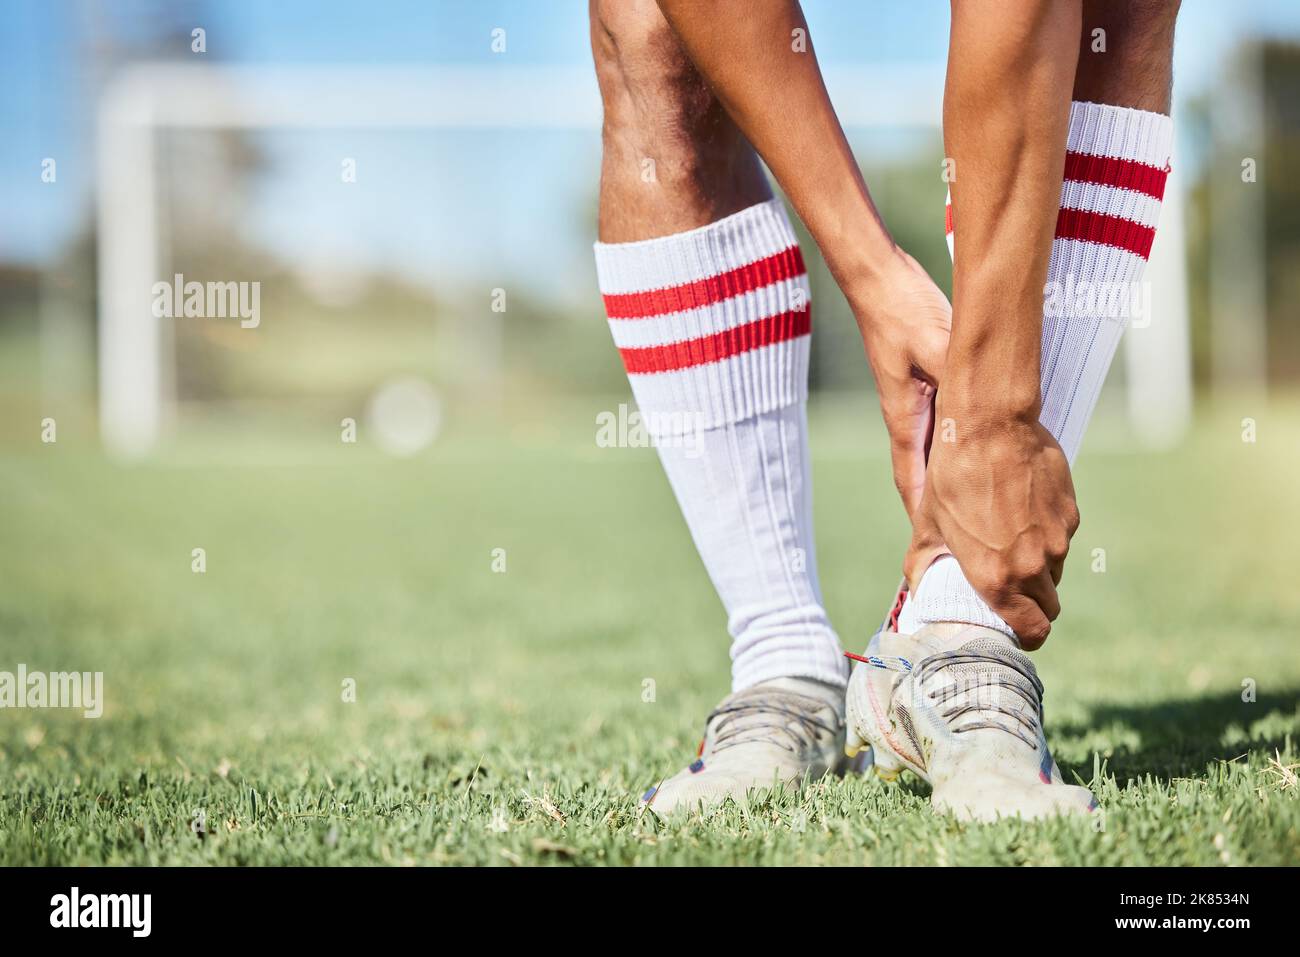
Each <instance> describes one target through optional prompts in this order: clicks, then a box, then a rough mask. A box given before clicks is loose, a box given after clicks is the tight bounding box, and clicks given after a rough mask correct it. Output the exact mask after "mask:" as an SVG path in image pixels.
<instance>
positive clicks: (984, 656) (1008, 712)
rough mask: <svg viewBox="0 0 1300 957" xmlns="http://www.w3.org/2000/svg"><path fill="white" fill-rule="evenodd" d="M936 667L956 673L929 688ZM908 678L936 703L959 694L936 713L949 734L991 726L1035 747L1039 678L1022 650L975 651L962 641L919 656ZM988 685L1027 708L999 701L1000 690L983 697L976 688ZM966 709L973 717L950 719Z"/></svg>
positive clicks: (1040, 702)
mask: <svg viewBox="0 0 1300 957" xmlns="http://www.w3.org/2000/svg"><path fill="white" fill-rule="evenodd" d="M990 665H991V666H992V667H990ZM942 671H949V672H952V671H956V672H958V675H959V676H958V678H957V679H955V681H954V683H953V684H947V685H943V686H941V687H938V688H931V687H930V683H931V680H932V679H933V678H934V677H935V675H937V674H938V673H939V672H942ZM913 679H914V680H915V681H917V682H918V687H920V688H922V689H927V690H926V694H928V695H929V697H930V700H931V701H932V702H933V703H934V704H935V705H936V706H942V705H943V704H944V703H945V702H948V701H952V700H953V699H956V698H961V697H962V696H965V697H964V700H959V701H955V702H954V703H953V704H952V706H951V707H949V708H948V709H947V710H945V711H941V712H940V715H941V716H942V717H943V719H944V721H945V722H947V724H948V726H949V727H950V728H952V731H953V733H954V734H960V733H963V732H966V731H975V730H977V729H980V728H991V729H993V730H997V731H1004V732H1006V733H1007V734H1010V735H1013V736H1015V737H1017V738H1019V739H1020V740H1021V741H1023V742H1025V744H1027V745H1029V746H1030V747H1031V748H1033V749H1034V750H1035V751H1037V750H1038V742H1039V738H1040V736H1041V728H1042V722H1043V683H1042V681H1040V680H1039V678H1038V672H1037V671H1036V670H1035V669H1034V666H1033V664H1032V663H1031V662H1030V661H1029V659H1028V658H1026V657H1025V656H1024V655H1023V654H1020V653H1019V652H1016V651H1012V650H1010V649H1006V648H999V647H996V646H992V647H984V648H980V649H978V650H975V649H972V648H970V647H969V646H967V647H964V648H957V649H954V650H953V651H942V652H939V653H938V654H934V655H931V656H930V657H928V658H926V659H925V660H924V661H922V662H921V663H920V665H919V666H918V667H917V673H916V674H915V675H914V676H913ZM989 688H995V689H998V690H999V691H1001V690H1006V691H1009V692H1011V693H1012V694H1013V695H1015V696H1016V697H1017V698H1019V699H1020V700H1022V701H1024V703H1025V704H1027V705H1028V706H1029V710H1028V711H1026V710H1025V709H1024V708H1019V707H1013V705H1014V703H1015V702H1014V701H1003V700H1002V696H1001V695H1000V694H999V695H997V696H996V697H995V698H993V699H992V700H985V696H984V695H982V694H981V693H980V692H981V691H982V690H983V689H989ZM968 714H970V715H974V716H975V719H974V720H968V721H964V722H963V723H962V724H961V725H960V726H958V725H955V724H954V722H956V721H957V720H958V719H959V718H961V717H963V716H964V715H968ZM995 715H1002V716H1003V717H1007V718H1010V719H1012V723H1011V724H1007V723H1005V722H1003V721H1000V720H997V718H996V717H994V716H995Z"/></svg>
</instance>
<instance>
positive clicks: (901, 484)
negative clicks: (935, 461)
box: [889, 440, 925, 518]
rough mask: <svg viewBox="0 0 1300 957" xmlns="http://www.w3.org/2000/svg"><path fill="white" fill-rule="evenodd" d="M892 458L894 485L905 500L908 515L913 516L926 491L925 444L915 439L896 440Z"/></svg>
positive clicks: (891, 449) (891, 451)
mask: <svg viewBox="0 0 1300 957" xmlns="http://www.w3.org/2000/svg"><path fill="white" fill-rule="evenodd" d="M889 454H890V458H891V460H892V461H893V466H894V487H895V488H897V489H898V494H899V496H900V497H901V498H902V500H903V509H904V510H905V511H906V512H907V517H908V518H912V517H913V516H914V515H915V514H916V510H917V509H918V508H920V505H921V496H922V493H924V491H925V446H924V444H918V443H917V442H915V441H911V440H904V441H895V442H892V443H891V445H890V450H889Z"/></svg>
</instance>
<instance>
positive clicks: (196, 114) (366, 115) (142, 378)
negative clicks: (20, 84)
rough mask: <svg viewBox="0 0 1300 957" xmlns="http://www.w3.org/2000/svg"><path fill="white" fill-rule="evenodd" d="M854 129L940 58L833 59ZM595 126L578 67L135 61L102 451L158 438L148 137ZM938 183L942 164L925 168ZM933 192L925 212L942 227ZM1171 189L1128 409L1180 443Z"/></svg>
mask: <svg viewBox="0 0 1300 957" xmlns="http://www.w3.org/2000/svg"><path fill="white" fill-rule="evenodd" d="M826 78H827V85H828V87H829V88H830V92H831V96H832V99H833V100H834V102H835V104H836V107H837V109H838V110H839V113H840V117H841V120H842V121H843V123H844V125H845V126H846V127H848V128H850V129H855V128H863V127H865V128H877V129H879V128H893V129H904V128H910V129H928V130H938V129H939V123H940V118H941V116H942V111H941V104H942V94H943V70H942V66H934V65H928V64H926V65H915V66H911V65H906V66H900V65H892V64H891V65H881V66H867V67H852V68H838V69H837V68H830V69H828V70H827V71H826ZM599 124H600V100H599V96H598V93H597V90H596V84H595V78H594V76H593V74H592V71H591V70H590V69H589V68H585V67H581V68H579V67H573V68H550V67H518V66H507V65H501V66H495V65H473V66H448V67H429V68H425V67H410V68H406V67H367V66H354V65H348V66H329V67H324V66H312V67H283V68H281V67H262V66H242V65H224V64H178V63H157V64H153V63H144V64H138V65H134V66H131V67H128V68H126V69H124V70H123V71H122V72H121V73H119V74H118V75H117V76H116V77H115V78H114V80H113V82H112V83H111V85H110V86H109V87H108V88H107V89H106V90H105V91H104V94H103V96H102V98H101V100H100V103H99V110H98V118H97V126H98V131H97V132H98V141H97V149H98V153H97V165H98V170H97V184H98V189H97V193H98V217H97V230H98V232H97V246H98V255H99V416H100V434H101V438H102V440H103V443H104V446H105V448H106V449H107V450H108V451H109V452H110V453H112V454H113V455H115V456H117V457H119V458H124V459H131V458H138V457H141V456H144V455H147V454H148V453H149V452H150V451H151V450H152V449H153V448H154V446H155V445H156V444H157V442H158V439H159V437H160V435H161V433H162V428H163V424H164V420H165V409H166V403H167V394H166V393H167V382H168V379H169V376H168V371H167V370H168V369H169V368H170V365H171V361H172V357H171V356H169V355H167V354H166V351H167V350H165V349H164V342H165V341H166V340H165V337H164V335H163V327H162V325H161V324H162V323H163V322H165V321H166V320H163V319H158V318H156V317H155V316H154V315H153V313H152V311H151V290H152V288H153V285H154V283H156V282H158V281H160V280H163V279H166V278H169V277H163V276H162V275H161V270H162V265H163V263H162V257H161V250H160V247H159V241H160V240H159V235H158V226H157V223H158V182H157V175H156V159H157V158H156V155H155V154H156V146H157V138H156V133H157V132H158V131H160V130H166V129H176V128H186V129H262V130H266V129H277V130H286V129H287V130H292V129H328V128H357V129H499V128H519V129H529V128H533V129H573V130H593V129H597V128H598V127H599ZM935 176H936V179H937V178H938V176H939V166H938V164H937V163H936V167H935ZM942 210H943V198H942V190H941V189H940V188H939V187H936V202H935V213H934V215H935V223H936V229H942V225H941V224H942V216H943V212H942ZM1182 221H1183V196H1182V191H1181V189H1180V188H1179V181H1178V179H1177V176H1176V175H1175V176H1171V177H1170V180H1169V185H1168V187H1167V190H1166V195H1165V202H1164V210H1163V212H1162V215H1161V226H1160V229H1159V231H1158V233H1157V239H1156V243H1155V247H1154V249H1153V250H1152V255H1151V260H1150V263H1149V265H1148V267H1147V274H1146V278H1147V280H1148V281H1149V282H1150V283H1151V285H1152V289H1153V294H1152V303H1153V305H1154V312H1155V314H1154V316H1153V317H1152V321H1151V322H1150V324H1149V326H1147V327H1146V328H1142V329H1134V330H1130V332H1129V334H1128V335H1127V336H1126V342H1127V346H1126V354H1127V362H1128V367H1129V372H1130V374H1129V377H1128V378H1129V383H1130V385H1129V390H1128V406H1129V416H1130V419H1131V421H1132V422H1133V425H1134V427H1135V429H1136V430H1137V432H1138V434H1139V435H1141V436H1143V437H1144V438H1145V439H1147V440H1149V441H1151V442H1155V443H1160V444H1163V443H1166V442H1170V441H1174V440H1176V439H1177V438H1178V437H1179V436H1180V435H1181V434H1182V433H1183V431H1184V430H1185V429H1186V427H1187V423H1188V421H1189V418H1190V410H1191V359H1190V346H1189V333H1188V317H1187V296H1186V267H1185V265H1184V262H1183V244H1184V235H1183V228H1182Z"/></svg>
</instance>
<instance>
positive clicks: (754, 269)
mask: <svg viewBox="0 0 1300 957" xmlns="http://www.w3.org/2000/svg"><path fill="white" fill-rule="evenodd" d="M807 271H808V270H807V268H806V267H805V266H804V263H803V254H802V253H800V252H799V247H798V246H791V247H790V248H788V249H783V250H781V252H779V253H777V254H776V255H774V256H768V257H767V258H766V259H760V260H758V261H757V262H752V263H749V264H748V265H745V266H741V267H740V268H739V269H732V270H730V271H728V272H724V273H719V274H718V275H716V276H709V277H708V278H707V279H697V280H696V281H695V282H688V283H683V284H681V285H680V286H668V287H666V288H663V289H651V290H648V291H646V292H628V293H616V294H613V295H607V296H605V297H604V298H605V314H606V315H607V316H609V318H611V319H646V318H649V317H651V316H662V315H666V314H668V313H671V312H682V311H684V310H686V309H698V308H699V307H701V306H711V305H713V304H714V303H718V302H722V301H723V300H726V299H731V298H732V297H734V296H742V295H744V294H745V293H747V292H751V291H752V290H754V289H761V288H762V287H763V286H770V285H772V283H776V282H782V281H784V280H786V279H793V278H795V277H796V276H802V275H804V274H805V273H806V272H807Z"/></svg>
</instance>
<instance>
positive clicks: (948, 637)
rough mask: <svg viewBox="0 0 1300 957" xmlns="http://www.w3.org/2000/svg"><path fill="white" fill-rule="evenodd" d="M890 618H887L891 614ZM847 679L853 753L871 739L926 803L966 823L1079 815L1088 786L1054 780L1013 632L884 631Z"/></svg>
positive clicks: (1037, 693) (1035, 688) (1035, 686)
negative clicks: (925, 795) (921, 786)
mask: <svg viewBox="0 0 1300 957" xmlns="http://www.w3.org/2000/svg"><path fill="white" fill-rule="evenodd" d="M891 620H892V619H891ZM858 660H859V664H858V665H857V666H856V667H855V668H854V670H853V674H852V675H851V676H850V678H849V690H848V695H847V702H846V709H847V710H846V717H847V724H848V734H847V741H846V747H845V751H846V753H847V754H849V755H850V756H852V755H854V754H856V753H857V752H858V751H860V750H861V749H862V748H863V747H864V746H867V745H870V746H871V748H872V751H873V752H874V757H875V765H876V770H877V773H878V774H880V776H881V777H884V778H886V779H892V778H894V777H897V776H898V773H899V772H900V771H901V770H903V769H904V768H907V769H909V770H911V771H913V772H915V773H916V774H917V775H918V776H920V777H921V778H922V779H923V780H925V781H927V782H929V784H930V786H931V788H932V789H933V793H932V795H931V799H930V800H931V804H932V805H933V806H934V808H935V809H936V810H939V811H944V812H951V813H952V814H954V815H956V816H957V817H959V818H962V819H966V820H980V821H991V820H996V819H997V818H999V817H1016V816H1019V817H1023V818H1040V817H1049V816H1052V815H1057V814H1086V813H1087V812H1089V811H1091V810H1093V809H1094V808H1095V807H1096V806H1097V802H1096V799H1094V798H1093V796H1092V794H1091V792H1089V791H1088V789H1087V788H1082V787H1077V786H1074V785H1069V784H1066V783H1065V782H1064V780H1063V779H1062V777H1061V772H1060V769H1059V768H1058V767H1057V766H1056V762H1055V761H1054V760H1053V759H1052V754H1051V752H1050V751H1049V750H1048V747H1047V739H1046V738H1045V737H1044V735H1043V684H1042V682H1041V681H1039V679H1038V672H1037V671H1036V670H1035V668H1034V665H1033V663H1032V662H1031V661H1030V660H1029V656H1028V655H1026V654H1025V653H1024V652H1023V651H1022V650H1021V649H1020V647H1019V646H1018V644H1017V643H1016V642H1015V640H1014V639H1012V638H1008V637H1007V636H1006V635H1004V634H1002V633H1001V632H999V631H995V630H993V629H991V628H983V627H980V626H977V625H965V624H933V625H926V626H925V627H923V628H921V629H920V630H919V631H917V632H916V633H915V634H912V635H900V634H898V633H897V631H892V630H889V629H888V628H886V629H884V630H882V631H881V632H879V633H878V634H877V635H876V636H875V637H874V638H872V639H871V645H870V647H869V648H868V649H867V654H866V655H865V656H864V657H862V658H859V659H858Z"/></svg>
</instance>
